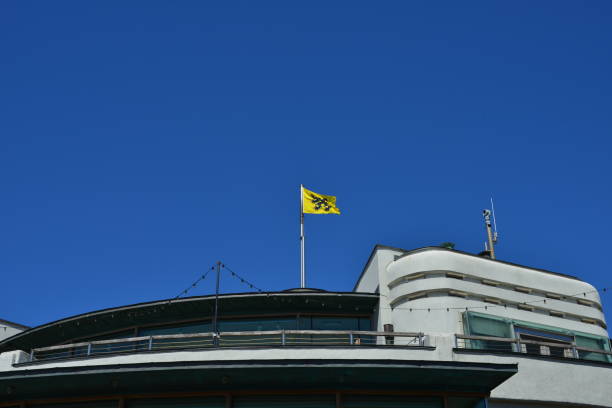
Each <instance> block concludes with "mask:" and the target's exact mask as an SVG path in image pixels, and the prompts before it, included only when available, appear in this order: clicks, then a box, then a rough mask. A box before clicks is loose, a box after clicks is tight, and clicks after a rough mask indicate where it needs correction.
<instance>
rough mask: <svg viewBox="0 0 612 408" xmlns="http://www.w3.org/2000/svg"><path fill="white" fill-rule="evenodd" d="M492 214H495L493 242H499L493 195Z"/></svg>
mask: <svg viewBox="0 0 612 408" xmlns="http://www.w3.org/2000/svg"><path fill="white" fill-rule="evenodd" d="M491 215H492V216H493V243H494V244H497V222H496V221H495V205H493V197H491Z"/></svg>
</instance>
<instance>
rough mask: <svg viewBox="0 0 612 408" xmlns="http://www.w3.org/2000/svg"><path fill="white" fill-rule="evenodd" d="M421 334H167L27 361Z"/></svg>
mask: <svg viewBox="0 0 612 408" xmlns="http://www.w3.org/2000/svg"><path fill="white" fill-rule="evenodd" d="M424 345H425V335H424V334H423V333H405V332H375V331H347V330H338V331H335V330H273V331H250V332H222V333H193V334H168V335H158V336H142V337H131V338H124V339H113V340H99V341H90V342H82V343H73V344H63V345H59V346H51V347H42V348H35V349H32V350H31V353H30V361H40V360H55V359H67V358H79V357H89V356H102V355H114V354H125V353H138V352H147V351H153V352H154V351H164V350H188V349H215V348H222V347H290V346H307V347H327V346H352V347H365V346H413V347H414V346H421V347H422V346H424Z"/></svg>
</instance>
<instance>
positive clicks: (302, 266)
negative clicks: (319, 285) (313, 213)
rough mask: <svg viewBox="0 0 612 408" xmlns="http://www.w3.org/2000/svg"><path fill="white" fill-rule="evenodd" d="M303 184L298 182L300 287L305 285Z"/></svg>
mask: <svg viewBox="0 0 612 408" xmlns="http://www.w3.org/2000/svg"><path fill="white" fill-rule="evenodd" d="M304 244H305V243H304V185H303V184H300V288H305V287H306V262H305V260H304V249H305V248H304Z"/></svg>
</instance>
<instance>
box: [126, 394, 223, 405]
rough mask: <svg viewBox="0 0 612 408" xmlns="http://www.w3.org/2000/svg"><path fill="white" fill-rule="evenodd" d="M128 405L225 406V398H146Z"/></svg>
mask: <svg viewBox="0 0 612 408" xmlns="http://www.w3.org/2000/svg"><path fill="white" fill-rule="evenodd" d="M126 405H127V408H225V398H224V397H207V398H179V399H176V398H160V399H144V400H132V401H128V402H127V404H126ZM116 406H117V405H115V407H116Z"/></svg>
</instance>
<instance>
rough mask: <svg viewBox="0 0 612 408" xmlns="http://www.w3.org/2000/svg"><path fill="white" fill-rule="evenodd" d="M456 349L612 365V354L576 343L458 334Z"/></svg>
mask: <svg viewBox="0 0 612 408" xmlns="http://www.w3.org/2000/svg"><path fill="white" fill-rule="evenodd" d="M455 347H456V348H458V349H466V350H484V351H488V352H493V353H517V354H527V355H537V356H547V357H561V358H571V359H577V360H589V361H601V362H608V363H612V352H610V351H605V350H598V349H592V348H587V347H579V346H576V344H575V343H553V342H542V341H534V340H521V339H509V338H503V337H489V336H467V335H462V334H456V335H455Z"/></svg>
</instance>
